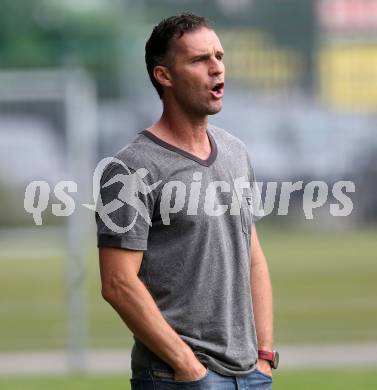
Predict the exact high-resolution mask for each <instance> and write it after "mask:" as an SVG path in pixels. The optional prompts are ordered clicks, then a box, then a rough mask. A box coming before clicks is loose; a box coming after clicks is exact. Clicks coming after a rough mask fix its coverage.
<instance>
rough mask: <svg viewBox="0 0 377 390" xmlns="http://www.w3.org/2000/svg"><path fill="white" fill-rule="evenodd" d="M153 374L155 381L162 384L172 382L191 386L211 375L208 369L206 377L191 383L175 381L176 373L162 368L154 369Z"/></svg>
mask: <svg viewBox="0 0 377 390" xmlns="http://www.w3.org/2000/svg"><path fill="white" fill-rule="evenodd" d="M151 374H152V376H153V379H154V380H158V381H162V382H170V383H181V384H190V383H199V382H202V381H204V380H205V379H206V378H207V377H208V375H209V369H208V368H206V372H205V374H204V376H202V377H201V378H199V379H194V380H191V381H185V380H176V379H174V371H168V370H164V369H161V368H152V369H151Z"/></svg>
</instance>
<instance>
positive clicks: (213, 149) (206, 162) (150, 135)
mask: <svg viewBox="0 0 377 390" xmlns="http://www.w3.org/2000/svg"><path fill="white" fill-rule="evenodd" d="M140 134H143V135H145V136H146V137H147V138H149V139H150V140H152V141H153V142H155V143H156V144H158V145H160V146H162V147H163V148H165V149H169V150H171V151H172V152H175V153H178V154H180V155H182V156H184V157H187V158H189V159H190V160H193V161H196V162H197V163H199V164H200V165H204V166H205V167H209V166H210V165H212V164H213V162H214V161H215V160H216V157H217V145H216V142H215V139H214V138H213V136H212V134H211V133H210V131H209V130H208V129H207V135H208V139H209V142H210V144H211V154H210V155H209V157H208V158H207V159H206V160H202V159H201V158H199V157H197V156H195V155H193V154H191V153H189V152H186V151H185V150H183V149H180V148H178V147H176V146H174V145H171V144H169V143H168V142H165V141H163V140H162V139H161V138H159V137H157V136H155V135H154V134H153V133H151V132H150V131H148V130H143V131H141V132H140Z"/></svg>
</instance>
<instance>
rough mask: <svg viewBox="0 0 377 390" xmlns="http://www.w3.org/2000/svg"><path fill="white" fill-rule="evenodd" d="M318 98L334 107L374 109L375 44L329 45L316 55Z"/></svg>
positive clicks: (376, 90)
mask: <svg viewBox="0 0 377 390" xmlns="http://www.w3.org/2000/svg"><path fill="white" fill-rule="evenodd" d="M318 63H319V66H318V76H319V89H320V91H319V92H320V96H321V98H322V100H323V101H324V102H325V103H326V104H329V105H331V106H332V107H335V108H346V109H354V110H366V111H375V110H376V108H377V44H371V43H370V44H369V43H367V44H360V43H347V44H341V43H338V44H332V45H331V46H328V47H324V48H321V49H320V51H319V56H318Z"/></svg>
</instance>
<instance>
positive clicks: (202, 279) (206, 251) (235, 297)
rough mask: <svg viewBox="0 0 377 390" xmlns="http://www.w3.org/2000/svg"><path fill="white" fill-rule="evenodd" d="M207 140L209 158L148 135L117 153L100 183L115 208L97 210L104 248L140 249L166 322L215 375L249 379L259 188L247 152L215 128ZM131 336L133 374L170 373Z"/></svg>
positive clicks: (145, 276) (144, 275)
mask: <svg viewBox="0 0 377 390" xmlns="http://www.w3.org/2000/svg"><path fill="white" fill-rule="evenodd" d="M207 134H208V136H209V140H210V143H211V147H212V148H211V149H212V151H211V155H210V156H209V158H208V159H207V160H201V159H199V158H197V157H195V156H193V155H191V154H190V153H187V152H185V151H183V150H181V149H178V148H176V147H174V146H172V145H170V144H168V143H166V142H164V141H162V140H161V139H159V138H157V137H156V136H154V135H153V134H152V133H150V132H148V131H142V132H141V133H139V134H138V135H137V136H136V138H135V139H134V140H133V141H132V142H131V143H130V144H129V145H128V146H127V147H125V148H123V149H122V150H120V151H119V152H118V153H117V154H116V155H115V158H116V159H117V160H114V161H113V162H111V163H110V164H109V165H108V166H107V167H106V169H105V171H104V173H103V175H102V178H101V189H100V195H101V202H102V203H101V205H103V208H104V209H106V207H107V205H109V207H108V208H107V210H105V211H106V212H105V214H106V215H105V217H104V218H102V216H101V217H100V216H99V213H98V212H97V213H96V221H97V228H98V247H118V248H127V249H134V250H143V251H144V255H143V260H142V264H141V268H140V272H139V277H140V279H141V280H142V281H143V283H144V284H145V286H146V287H147V289H148V290H149V292H150V293H151V295H152V296H153V298H154V299H155V301H156V304H157V306H158V307H159V309H160V311H161V313H162V315H163V316H164V318H165V319H166V320H167V322H168V323H169V324H170V325H171V326H172V327H173V329H174V330H175V331H176V332H177V333H178V334H179V335H180V337H181V338H182V339H183V340H184V341H185V342H186V343H187V344H188V345H189V346H190V347H191V348H192V350H193V351H194V353H195V354H196V356H197V357H198V359H199V360H200V361H202V362H203V363H204V364H205V365H207V366H208V367H209V368H210V369H212V370H214V371H216V372H218V373H220V374H223V375H237V374H246V373H249V372H251V371H253V370H254V369H255V365H256V362H257V339H256V331H255V323H254V316H253V308H252V297H251V287H250V271H251V269H250V249H251V248H250V244H251V226H252V223H253V222H255V221H256V220H258V219H259V218H260V217H257V216H256V213H255V212H253V211H252V210H253V208H252V207H251V205H255V202H254V200H255V199H256V194H257V191H256V192H254V191H253V190H257V188H256V185H254V184H255V177H254V172H253V169H252V166H251V164H250V161H249V157H248V153H247V151H246V148H245V145H244V144H243V143H242V142H241V141H240V140H239V139H237V138H236V137H234V136H232V135H231V134H229V133H228V132H226V131H225V130H222V129H220V128H217V127H214V126H211V125H210V126H209V127H208V130H207ZM131 178H132V179H131ZM245 182H246V183H249V184H250V186H249V188H248V187H247V185H244V184H240V183H245ZM103 185H105V187H102V186H103ZM240 187H241V189H240ZM110 202H113V203H111V204H110ZM98 209H101V207H99V208H98V205H97V211H98ZM109 211H110V213H109ZM103 219H104V220H103ZM112 224H113V225H112ZM114 226H116V227H115V228H114ZM134 339H135V343H134V346H133V349H132V356H131V366H132V369H133V370H135V371H137V370H139V369H144V368H167V364H166V363H165V362H163V361H162V360H161V359H160V358H159V357H158V356H156V355H155V354H154V353H153V352H152V351H150V350H149V349H148V348H147V347H146V346H145V345H144V344H143V343H142V342H141V341H140V340H138V339H137V338H136V337H134Z"/></svg>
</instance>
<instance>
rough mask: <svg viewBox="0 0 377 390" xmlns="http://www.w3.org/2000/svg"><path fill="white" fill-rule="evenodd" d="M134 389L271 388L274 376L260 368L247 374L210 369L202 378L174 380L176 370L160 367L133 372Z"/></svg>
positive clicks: (248, 389) (232, 389) (221, 389)
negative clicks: (227, 373) (231, 374)
mask: <svg viewBox="0 0 377 390" xmlns="http://www.w3.org/2000/svg"><path fill="white" fill-rule="evenodd" d="M131 389H132V390H176V389H181V390H188V389H190V390H194V389H195V390H254V389H255V390H271V389H272V378H271V377H270V376H269V375H266V374H264V373H263V372H261V371H259V370H258V369H256V370H254V371H253V372H251V373H250V374H247V375H237V376H224V375H220V374H218V373H217V372H214V371H212V370H210V369H207V373H206V374H205V376H204V377H203V378H201V379H198V380H194V381H177V380H174V372H173V371H167V370H165V369H160V368H158V369H157V368H152V369H146V370H144V371H141V372H139V373H133V375H132V378H131Z"/></svg>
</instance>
